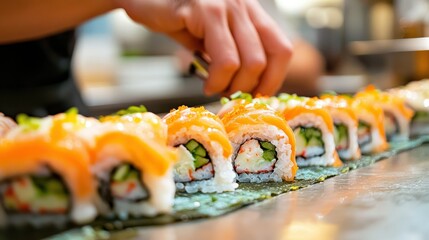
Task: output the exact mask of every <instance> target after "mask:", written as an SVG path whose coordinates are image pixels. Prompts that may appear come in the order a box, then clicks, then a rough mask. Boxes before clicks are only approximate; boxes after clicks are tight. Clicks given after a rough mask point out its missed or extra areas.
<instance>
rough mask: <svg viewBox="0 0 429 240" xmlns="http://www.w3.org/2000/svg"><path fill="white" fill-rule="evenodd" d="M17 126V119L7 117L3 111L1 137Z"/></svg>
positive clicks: (0, 127)
mask: <svg viewBox="0 0 429 240" xmlns="http://www.w3.org/2000/svg"><path fill="white" fill-rule="evenodd" d="M16 126H17V125H16V123H15V121H13V120H12V119H11V118H9V117H6V116H5V115H4V114H3V113H0V138H1V137H3V136H5V135H6V133H7V132H9V131H10V130H11V129H12V128H15V127H16Z"/></svg>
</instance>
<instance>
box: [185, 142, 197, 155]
mask: <svg viewBox="0 0 429 240" xmlns="http://www.w3.org/2000/svg"><path fill="white" fill-rule="evenodd" d="M198 146H200V144H199V143H198V142H197V141H195V140H194V139H191V140H189V142H188V143H186V144H185V147H186V148H187V149H188V150H189V151H190V152H192V151H193V150H194V149H195V148H197V147H198Z"/></svg>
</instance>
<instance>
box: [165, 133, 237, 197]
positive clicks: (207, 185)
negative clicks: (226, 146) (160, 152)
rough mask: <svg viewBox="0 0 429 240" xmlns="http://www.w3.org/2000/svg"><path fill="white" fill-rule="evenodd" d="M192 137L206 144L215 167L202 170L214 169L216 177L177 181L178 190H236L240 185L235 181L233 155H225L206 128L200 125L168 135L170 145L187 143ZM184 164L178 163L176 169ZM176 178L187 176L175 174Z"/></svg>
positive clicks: (190, 191)
mask: <svg viewBox="0 0 429 240" xmlns="http://www.w3.org/2000/svg"><path fill="white" fill-rule="evenodd" d="M191 139H195V140H196V141H197V142H199V143H200V144H202V145H203V146H204V148H205V149H206V150H207V154H208V155H209V157H210V160H211V164H212V166H213V169H211V168H202V169H201V171H211V170H213V171H214V177H213V178H211V179H205V180H201V179H198V178H193V179H192V180H193V181H188V182H177V183H176V187H177V190H185V191H186V192H188V193H194V192H198V191H201V192H205V193H208V192H218V193H219V192H225V191H234V189H236V188H237V187H238V184H237V183H236V182H235V178H236V174H235V172H234V170H233V168H232V163H231V156H228V157H227V158H225V157H224V155H223V147H222V145H221V144H220V143H218V142H216V141H212V140H211V139H210V138H209V136H208V134H207V131H206V130H205V129H204V128H202V127H198V126H191V127H189V128H182V129H181V130H180V131H177V133H176V134H175V135H170V136H168V144H169V145H170V146H178V145H182V144H185V143H187V142H188V141H189V140H191ZM182 164H184V163H183V162H180V161H179V162H178V163H176V166H175V169H177V168H180V167H183V166H182ZM174 172H175V174H177V173H178V171H174ZM180 172H183V171H180ZM197 176H198V175H194V176H193V177H197ZM200 176H207V174H200ZM174 178H175V179H186V178H187V176H184V175H183V174H182V175H180V176H178V175H175V176H174ZM189 180H190V179H189ZM199 180H200V181H199Z"/></svg>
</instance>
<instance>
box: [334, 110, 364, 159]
mask: <svg viewBox="0 0 429 240" xmlns="http://www.w3.org/2000/svg"><path fill="white" fill-rule="evenodd" d="M330 114H331V116H332V118H333V120H334V123H335V124H344V125H345V126H346V127H347V129H348V136H347V137H348V148H347V149H344V150H341V151H338V155H340V157H341V158H343V159H359V158H360V157H361V153H360V149H359V143H358V134H357V125H356V122H355V121H354V120H353V119H352V118H350V116H349V115H347V114H346V113H344V112H341V111H335V110H331V111H330Z"/></svg>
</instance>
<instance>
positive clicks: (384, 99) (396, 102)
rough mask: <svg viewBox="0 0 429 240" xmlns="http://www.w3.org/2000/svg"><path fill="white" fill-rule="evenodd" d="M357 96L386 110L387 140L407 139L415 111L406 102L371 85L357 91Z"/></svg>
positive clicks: (385, 127)
mask: <svg viewBox="0 0 429 240" xmlns="http://www.w3.org/2000/svg"><path fill="white" fill-rule="evenodd" d="M355 98H357V99H362V100H363V101H367V102H371V103H373V104H376V105H377V106H379V107H381V108H382V109H383V112H384V131H385V133H386V137H387V140H407V139H408V138H409V136H410V121H411V119H412V117H413V115H414V111H413V110H412V109H410V108H409V107H407V106H406V105H405V102H404V101H403V100H402V99H400V98H398V97H396V96H394V95H392V94H389V93H387V92H382V91H380V90H378V89H376V88H375V87H374V86H372V85H370V86H368V87H367V88H366V89H365V90H363V91H360V92H358V93H356V95H355Z"/></svg>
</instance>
